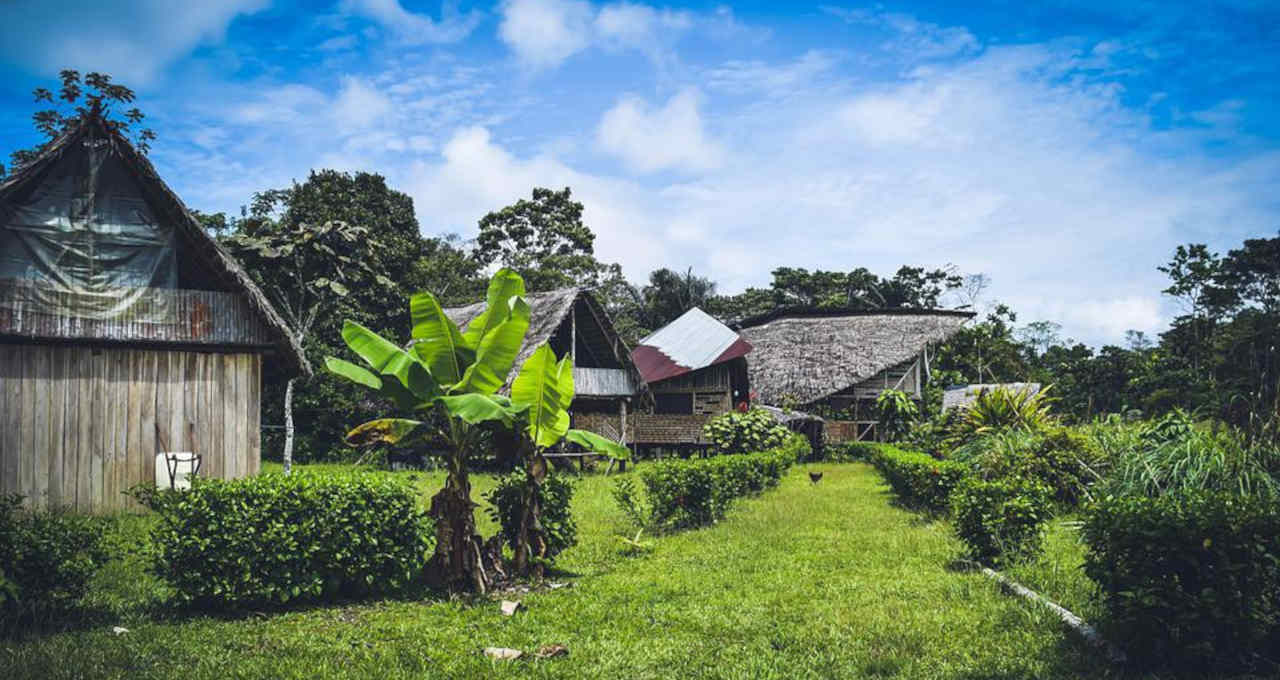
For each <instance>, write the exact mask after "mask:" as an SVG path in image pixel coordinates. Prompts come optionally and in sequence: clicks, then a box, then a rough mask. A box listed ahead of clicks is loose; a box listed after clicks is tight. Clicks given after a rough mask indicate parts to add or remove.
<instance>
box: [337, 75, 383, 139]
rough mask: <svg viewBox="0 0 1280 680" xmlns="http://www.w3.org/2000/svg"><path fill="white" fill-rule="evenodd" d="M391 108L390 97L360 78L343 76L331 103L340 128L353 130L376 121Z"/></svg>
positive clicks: (365, 126)
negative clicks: (340, 85) (334, 98)
mask: <svg viewBox="0 0 1280 680" xmlns="http://www.w3.org/2000/svg"><path fill="white" fill-rule="evenodd" d="M391 109H392V104H391V99H389V98H388V97H387V95H385V94H383V93H382V92H380V91H378V90H377V89H376V88H374V87H373V86H372V85H370V84H369V83H367V82H365V81H364V80H362V79H360V78H356V77H353V76H345V77H343V78H342V87H341V89H340V90H339V91H338V96H337V100H336V101H335V102H334V104H333V115H334V118H335V119H336V120H337V123H338V126H339V129H340V130H343V131H355V130H360V129H364V128H367V127H369V126H371V125H374V124H376V123H378V122H379V121H380V120H381V119H382V118H383V117H384V116H386V115H387V114H388V113H389V112H390V111H391Z"/></svg>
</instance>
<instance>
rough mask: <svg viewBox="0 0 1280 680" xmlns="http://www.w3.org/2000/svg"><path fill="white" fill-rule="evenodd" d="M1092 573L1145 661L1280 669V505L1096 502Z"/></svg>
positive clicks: (1237, 499)
mask: <svg viewBox="0 0 1280 680" xmlns="http://www.w3.org/2000/svg"><path fill="white" fill-rule="evenodd" d="M1082 536H1083V537H1084V540H1085V543H1086V544H1087V545H1088V552H1087V554H1086V558H1085V572H1086V573H1087V574H1088V575H1089V577H1090V578H1091V579H1093V580H1094V581H1095V582H1096V583H1097V584H1098V585H1099V587H1100V588H1101V591H1102V595H1103V598H1104V600H1105V602H1106V605H1107V610H1108V613H1109V617H1110V622H1109V623H1110V627H1111V628H1112V630H1111V631H1110V632H1109V634H1111V635H1113V636H1115V637H1116V638H1117V640H1118V641H1119V642H1122V643H1123V644H1124V645H1125V648H1126V649H1127V650H1128V651H1129V652H1130V654H1131V655H1132V656H1134V657H1136V658H1138V659H1141V660H1147V661H1155V662H1158V663H1159V664H1160V665H1165V664H1169V663H1171V662H1172V663H1173V664H1178V665H1194V666H1198V667H1213V668H1215V669H1220V668H1223V667H1228V666H1229V667H1232V668H1245V669H1249V668H1252V669H1254V670H1259V669H1265V670H1269V671H1272V672H1274V671H1277V670H1280V505H1278V504H1277V501H1276V500H1275V499H1274V498H1269V499H1268V498H1259V497H1251V496H1241V495H1238V494H1229V493H1222V492H1206V491H1184V492H1179V493H1175V494H1170V495H1167V496H1162V497H1158V498H1148V497H1141V496H1122V497H1115V496H1109V497H1106V498H1103V499H1100V500H1099V501H1097V502H1096V503H1093V504H1091V505H1090V506H1088V508H1087V509H1086V512H1085V520H1084V525H1083V529H1082Z"/></svg>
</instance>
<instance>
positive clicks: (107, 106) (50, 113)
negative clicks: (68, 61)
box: [0, 69, 156, 177]
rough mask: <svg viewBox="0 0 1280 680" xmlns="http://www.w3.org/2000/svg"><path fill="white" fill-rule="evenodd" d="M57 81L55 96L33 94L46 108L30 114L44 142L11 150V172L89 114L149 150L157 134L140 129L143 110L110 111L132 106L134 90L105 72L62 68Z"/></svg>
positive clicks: (46, 92) (2, 170)
mask: <svg viewBox="0 0 1280 680" xmlns="http://www.w3.org/2000/svg"><path fill="white" fill-rule="evenodd" d="M58 78H59V80H60V81H61V86H60V87H59V88H58V92H57V94H56V95H55V94H54V92H52V91H50V90H49V89H47V88H43V87H38V88H36V89H35V91H34V92H33V93H32V94H33V96H34V97H35V101H36V103H37V104H47V105H48V108H44V109H41V110H39V111H36V112H35V113H33V114H32V115H31V120H32V121H33V122H34V123H35V126H36V130H39V131H40V133H41V134H43V135H44V137H45V140H44V141H43V142H41V143H40V144H39V145H38V146H36V148H34V149H18V150H15V151H13V152H12V153H11V154H10V156H9V160H10V164H11V166H12V169H13V170H14V171H17V170H18V169H20V168H21V167H22V166H23V165H26V164H27V163H29V162H31V161H32V160H34V159H35V158H36V157H37V156H39V155H40V152H41V151H43V150H44V148H45V146H47V145H48V144H49V143H50V142H52V141H53V140H55V139H57V138H58V137H59V136H60V135H62V134H63V133H64V132H67V131H69V130H71V129H74V128H75V127H76V126H77V125H79V124H80V121H81V120H83V119H84V117H85V116H87V115H89V114H90V113H95V114H97V115H101V116H102V118H103V120H104V121H106V124H107V126H108V127H110V128H111V129H113V130H116V131H118V132H120V133H122V134H124V135H125V136H130V135H132V137H133V138H132V141H133V144H134V146H135V147H137V149H138V150H139V151H141V152H142V153H144V154H145V153H147V151H149V150H150V149H151V142H152V141H153V140H155V138H156V133H155V132H154V131H152V130H151V129H149V128H141V127H139V126H140V125H141V124H142V120H143V119H144V118H145V117H146V116H144V115H143V113H142V111H140V110H138V108H137V107H132V108H130V109H128V110H127V111H124V112H123V113H121V114H120V115H119V116H116V115H113V113H114V112H113V111H112V110H111V107H112V106H113V105H115V104H120V105H127V104H132V103H133V100H134V99H135V98H136V95H135V94H134V92H133V90H131V89H129V88H127V87H125V86H124V85H121V84H119V83H115V82H112V80H111V76H109V75H107V74H105V73H97V72H90V73H87V74H85V75H84V77H81V75H80V72H79V71H73V70H71V69H63V70H62V72H61V73H59V74H58ZM4 175H5V168H4V166H3V165H0V177H3V176H4Z"/></svg>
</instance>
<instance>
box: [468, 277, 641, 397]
mask: <svg viewBox="0 0 1280 680" xmlns="http://www.w3.org/2000/svg"><path fill="white" fill-rule="evenodd" d="M524 299H525V302H528V303H529V331H528V332H527V333H526V334H525V336H524V344H522V345H521V346H520V352H519V354H517V355H516V360H515V363H514V364H513V368H512V371H511V373H510V374H509V375H508V376H507V383H506V385H505V386H504V387H503V391H506V390H507V389H509V388H510V387H511V381H512V380H514V379H515V376H516V372H517V371H518V370H519V368H520V366H522V365H524V362H525V359H528V358H529V356H530V355H531V354H533V351H534V350H536V349H537V348H538V345H541V344H542V343H544V342H551V341H552V339H553V338H554V337H557V331H561V329H562V327H565V326H566V324H567V322H569V321H570V314H571V313H572V312H573V310H574V307H575V305H577V306H578V309H579V312H578V319H577V322H576V325H577V330H578V332H579V338H580V339H581V340H582V342H583V344H586V345H588V346H590V348H591V350H592V351H595V352H598V353H599V354H601V355H604V356H603V357H601V358H603V359H604V360H605V362H606V363H614V364H616V365H617V366H618V367H619V368H594V369H592V368H586V367H585V366H584V367H575V383H576V387H577V394H578V396H581V397H624V396H631V395H633V394H635V393H636V392H637V391H638V390H639V389H640V387H639V374H638V373H636V370H635V366H634V364H632V363H631V360H630V351H629V349H628V348H627V346H626V343H625V342H624V341H623V340H622V338H621V337H620V336H619V335H618V333H617V331H616V330H614V328H613V323H612V322H611V321H610V320H609V317H608V314H607V313H606V312H605V310H604V307H603V306H601V305H600V302H599V301H597V300H596V299H595V296H593V295H592V294H591V293H590V292H589V291H587V290H586V289H584V288H577V287H569V288H558V289H556V290H551V291H547V292H544V293H530V294H528V295H525V296H524ZM484 307H485V303H484V302H483V301H481V302H476V303H473V304H470V305H466V306H465V307H450V308H447V309H445V310H444V313H445V316H447V317H449V319H450V320H451V321H453V322H454V323H455V324H457V325H458V327H459V328H465V327H466V325H467V324H469V323H471V320H472V319H474V318H476V317H477V316H479V315H480V313H481V312H483V311H484ZM583 336H586V337H585V338H584V337H583ZM561 338H562V340H563V342H565V343H566V345H567V343H568V341H569V339H568V333H567V331H565V332H564V335H563V336H561ZM593 341H594V342H593ZM553 349H557V352H561V353H563V352H565V351H569V350H568V349H567V347H566V348H555V347H554V343H553ZM585 358H586V357H580V359H579V362H580V363H585V361H584V359H585Z"/></svg>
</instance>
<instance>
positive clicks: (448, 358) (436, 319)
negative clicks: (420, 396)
mask: <svg viewBox="0 0 1280 680" xmlns="http://www.w3.org/2000/svg"><path fill="white" fill-rule="evenodd" d="M409 316H410V319H411V320H412V322H413V331H412V336H413V339H414V341H415V342H414V343H413V353H414V355H415V356H417V357H418V358H419V359H421V360H422V362H423V363H425V364H426V366H427V369H428V370H429V371H431V375H432V376H433V377H434V378H435V379H436V382H438V383H440V384H441V385H453V384H455V383H457V382H458V381H460V380H462V376H463V374H464V373H465V372H466V370H467V366H470V365H471V364H472V362H474V361H475V345H473V344H470V343H468V342H467V341H466V339H465V338H463V337H462V332H461V331H459V330H458V326H457V324H455V323H453V321H451V320H450V319H449V317H447V316H445V314H444V310H443V309H441V308H440V303H439V302H438V301H437V300H436V297H435V296H434V295H432V294H431V293H418V294H416V295H414V296H413V297H411V298H409Z"/></svg>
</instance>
